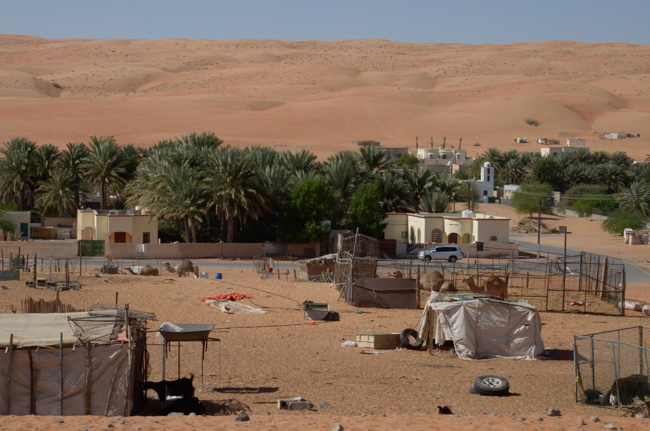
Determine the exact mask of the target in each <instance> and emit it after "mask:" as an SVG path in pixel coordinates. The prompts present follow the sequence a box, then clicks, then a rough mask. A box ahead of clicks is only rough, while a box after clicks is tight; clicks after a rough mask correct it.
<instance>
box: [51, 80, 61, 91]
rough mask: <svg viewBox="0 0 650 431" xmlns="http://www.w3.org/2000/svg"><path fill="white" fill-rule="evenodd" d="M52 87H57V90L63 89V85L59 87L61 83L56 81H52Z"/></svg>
mask: <svg viewBox="0 0 650 431" xmlns="http://www.w3.org/2000/svg"><path fill="white" fill-rule="evenodd" d="M52 87H54V88H58V89H59V90H63V87H61V84H59V83H58V82H53V83H52Z"/></svg>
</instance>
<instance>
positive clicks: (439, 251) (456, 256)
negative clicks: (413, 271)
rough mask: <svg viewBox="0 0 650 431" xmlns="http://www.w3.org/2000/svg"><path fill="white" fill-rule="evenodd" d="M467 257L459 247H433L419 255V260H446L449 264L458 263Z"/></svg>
mask: <svg viewBox="0 0 650 431" xmlns="http://www.w3.org/2000/svg"><path fill="white" fill-rule="evenodd" d="M464 257H465V255H464V254H463V251H462V250H461V249H460V247H459V246H457V245H439V246H436V247H433V248H432V249H431V250H423V251H421V252H419V253H418V259H420V260H426V261H427V262H428V261H430V260H446V261H449V262H456V261H457V260H460V259H463V258H464Z"/></svg>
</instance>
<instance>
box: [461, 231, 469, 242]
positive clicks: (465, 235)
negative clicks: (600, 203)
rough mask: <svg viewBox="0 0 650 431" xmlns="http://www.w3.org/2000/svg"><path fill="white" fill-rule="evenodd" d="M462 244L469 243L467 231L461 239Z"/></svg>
mask: <svg viewBox="0 0 650 431" xmlns="http://www.w3.org/2000/svg"><path fill="white" fill-rule="evenodd" d="M460 243H461V244H469V234H468V233H466V234H464V235H463V238H462V239H461V241H460Z"/></svg>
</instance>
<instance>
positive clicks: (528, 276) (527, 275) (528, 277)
mask: <svg viewBox="0 0 650 431" xmlns="http://www.w3.org/2000/svg"><path fill="white" fill-rule="evenodd" d="M529 279H530V272H527V273H526V289H528V282H529Z"/></svg>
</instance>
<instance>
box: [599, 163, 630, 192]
mask: <svg viewBox="0 0 650 431" xmlns="http://www.w3.org/2000/svg"><path fill="white" fill-rule="evenodd" d="M598 174H599V175H598V176H599V178H600V184H603V185H604V186H606V187H607V192H608V193H617V192H618V191H619V190H620V189H622V188H623V187H625V184H626V183H627V175H626V172H625V170H624V169H623V168H622V167H620V166H618V165H615V164H613V163H604V164H602V165H599V166H598Z"/></svg>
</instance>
